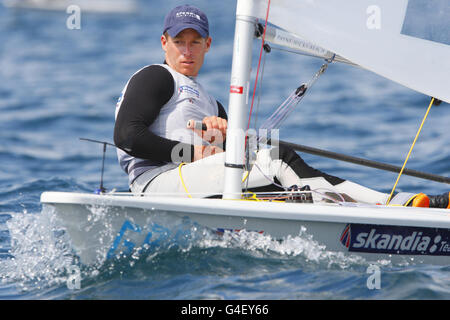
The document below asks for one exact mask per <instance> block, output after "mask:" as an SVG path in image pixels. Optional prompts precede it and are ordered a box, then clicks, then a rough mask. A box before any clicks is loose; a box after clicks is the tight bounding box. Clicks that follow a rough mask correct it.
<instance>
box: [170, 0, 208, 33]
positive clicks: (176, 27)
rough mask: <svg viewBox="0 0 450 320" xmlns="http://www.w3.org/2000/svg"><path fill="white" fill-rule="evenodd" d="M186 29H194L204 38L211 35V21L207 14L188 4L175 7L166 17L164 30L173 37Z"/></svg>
mask: <svg viewBox="0 0 450 320" xmlns="http://www.w3.org/2000/svg"><path fill="white" fill-rule="evenodd" d="M184 29H194V30H195V31H197V32H198V33H199V34H200V35H201V36H202V37H203V38H206V37H208V35H209V23H208V18H207V17H206V14H204V13H203V12H202V11H201V10H200V9H198V8H196V7H193V6H190V5H188V4H186V5H182V6H178V7H175V8H173V9H172V10H171V11H170V12H169V13H168V14H167V16H166V18H165V19H164V31H163V33H164V32H166V31H167V33H168V34H169V36H171V37H172V38H174V37H176V36H177V34H179V33H180V32H181V31H183V30H184Z"/></svg>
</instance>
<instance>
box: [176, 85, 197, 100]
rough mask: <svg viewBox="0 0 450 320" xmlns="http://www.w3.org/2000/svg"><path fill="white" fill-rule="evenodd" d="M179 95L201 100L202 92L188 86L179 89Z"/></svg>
mask: <svg viewBox="0 0 450 320" xmlns="http://www.w3.org/2000/svg"><path fill="white" fill-rule="evenodd" d="M178 93H179V94H180V95H188V96H195V97H196V98H200V92H199V91H198V90H197V89H194V88H192V87H190V86H186V85H184V86H180V88H179V89H178Z"/></svg>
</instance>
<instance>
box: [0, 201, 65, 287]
mask: <svg viewBox="0 0 450 320" xmlns="http://www.w3.org/2000/svg"><path fill="white" fill-rule="evenodd" d="M7 227H8V229H9V234H10V237H11V240H10V241H11V249H10V252H9V253H10V255H11V256H12V257H11V258H9V259H5V260H3V261H2V263H1V267H0V271H1V272H0V274H1V278H0V279H1V281H2V283H4V284H5V283H15V284H16V285H17V286H18V288H19V290H25V291H26V290H31V289H42V288H43V287H48V286H53V285H58V284H61V283H63V282H65V281H66V277H65V272H66V270H67V268H68V267H70V266H71V265H73V254H72V251H71V248H70V246H69V245H68V240H67V238H66V237H65V235H64V232H63V230H61V229H59V228H58V227H57V224H56V223H55V215H54V214H53V213H52V212H51V211H49V210H43V211H42V212H41V213H38V214H34V213H27V212H26V211H24V212H21V213H14V214H12V217H11V219H9V220H8V221H7Z"/></svg>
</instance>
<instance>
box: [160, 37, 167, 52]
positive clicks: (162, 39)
mask: <svg viewBox="0 0 450 320" xmlns="http://www.w3.org/2000/svg"><path fill="white" fill-rule="evenodd" d="M167 41H168V39H167V38H166V36H165V35H161V47H162V49H163V50H164V51H167V49H166V47H167Z"/></svg>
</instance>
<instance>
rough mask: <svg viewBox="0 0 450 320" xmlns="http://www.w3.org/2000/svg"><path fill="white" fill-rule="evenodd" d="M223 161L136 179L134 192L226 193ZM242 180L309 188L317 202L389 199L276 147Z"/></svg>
mask: <svg viewBox="0 0 450 320" xmlns="http://www.w3.org/2000/svg"><path fill="white" fill-rule="evenodd" d="M274 151H277V152H274ZM224 162H225V153H219V154H216V155H213V156H209V157H206V158H204V159H202V160H198V161H195V162H192V163H188V164H184V165H180V166H179V167H177V168H174V169H171V170H168V171H165V172H163V173H161V174H159V175H158V176H157V177H156V178H154V179H152V180H151V181H148V179H146V174H145V173H144V174H142V175H141V176H139V177H138V178H137V179H136V181H135V182H134V183H133V185H132V186H131V190H132V192H134V193H146V194H152V195H170V196H174V195H178V196H180V197H193V198H204V197H211V196H219V195H221V194H222V192H223V183H224V168H225V167H224ZM242 180H243V183H242V185H243V188H248V189H249V190H252V189H255V188H256V189H257V188H261V187H267V188H265V191H268V189H269V190H270V188H271V186H272V187H273V191H277V190H280V189H281V188H279V187H277V186H279V185H281V186H283V187H285V188H289V187H291V186H294V185H296V186H298V187H303V186H306V185H308V186H309V187H310V189H311V190H312V196H313V200H314V202H319V201H321V200H323V199H324V198H329V197H328V196H327V194H328V195H329V194H330V193H333V194H336V193H337V194H339V195H346V196H348V197H346V199H347V200H348V198H351V199H353V200H354V201H357V202H363V203H370V204H377V203H380V204H385V203H386V201H387V199H388V197H389V195H388V194H386V193H382V192H378V191H375V190H372V189H369V188H366V187H364V186H361V185H359V184H356V183H354V182H351V181H349V180H343V179H340V178H337V177H334V176H330V175H328V174H325V173H323V172H321V171H319V170H316V169H313V168H311V167H310V166H308V165H307V164H306V163H305V162H304V161H303V160H302V159H301V157H300V156H298V155H297V154H296V153H295V152H294V151H291V150H281V151H280V150H275V149H274V148H269V149H262V150H259V151H258V152H257V154H256V160H255V161H254V163H253V164H252V165H251V170H250V172H248V173H247V172H244V175H243V177H242ZM334 198H336V197H334Z"/></svg>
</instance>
